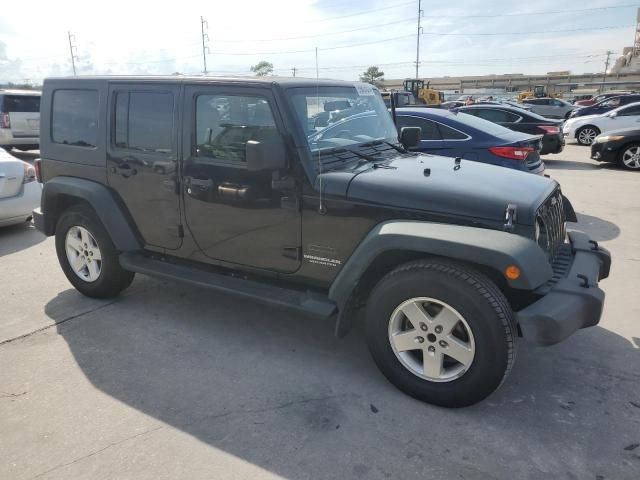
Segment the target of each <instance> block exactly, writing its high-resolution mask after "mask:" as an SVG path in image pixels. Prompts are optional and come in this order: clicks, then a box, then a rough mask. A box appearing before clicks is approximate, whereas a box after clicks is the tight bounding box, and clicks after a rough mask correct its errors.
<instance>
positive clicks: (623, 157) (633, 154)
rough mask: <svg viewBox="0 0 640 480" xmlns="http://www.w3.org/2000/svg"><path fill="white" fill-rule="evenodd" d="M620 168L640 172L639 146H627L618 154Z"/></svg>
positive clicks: (636, 144) (635, 144)
mask: <svg viewBox="0 0 640 480" xmlns="http://www.w3.org/2000/svg"><path fill="white" fill-rule="evenodd" d="M619 163H620V166H621V167H623V168H626V169H628V170H640V144H638V143H634V144H631V145H627V146H626V147H624V149H623V150H622V151H621V152H620V159H619Z"/></svg>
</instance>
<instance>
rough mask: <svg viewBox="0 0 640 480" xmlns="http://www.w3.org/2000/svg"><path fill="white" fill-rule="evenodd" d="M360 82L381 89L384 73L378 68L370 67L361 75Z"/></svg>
mask: <svg viewBox="0 0 640 480" xmlns="http://www.w3.org/2000/svg"><path fill="white" fill-rule="evenodd" d="M360 81H361V82H365V83H370V84H371V85H375V86H376V87H380V86H382V82H384V72H383V71H382V70H380V69H379V68H378V67H376V66H372V67H369V68H367V69H366V70H365V71H364V72H363V73H362V75H360Z"/></svg>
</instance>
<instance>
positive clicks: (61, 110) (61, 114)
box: [51, 90, 98, 147]
mask: <svg viewBox="0 0 640 480" xmlns="http://www.w3.org/2000/svg"><path fill="white" fill-rule="evenodd" d="M51 140H52V141H53V142H54V143H59V144H63V145H73V146H76V147H95V146H96V145H97V143H98V92H97V90H56V91H55V92H53V106H52V109H51Z"/></svg>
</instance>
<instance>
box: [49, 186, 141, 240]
mask: <svg viewBox="0 0 640 480" xmlns="http://www.w3.org/2000/svg"><path fill="white" fill-rule="evenodd" d="M61 196H64V197H72V198H77V199H78V200H81V201H84V202H86V203H88V204H89V205H90V206H91V207H92V208H93V209H94V210H95V212H96V214H97V215H98V218H99V219H100V221H101V222H102V224H103V225H104V226H105V228H106V229H107V232H109V235H110V236H111V239H112V240H113V243H114V245H115V246H116V248H117V249H118V250H119V251H122V252H126V251H134V250H140V249H141V248H142V245H143V242H142V240H141V237H140V235H139V234H138V232H137V230H136V228H135V227H134V226H133V222H132V221H131V220H130V219H129V214H128V212H127V211H126V209H125V208H124V207H123V206H121V205H120V202H119V201H118V199H117V197H116V196H115V195H114V193H112V191H111V190H110V189H109V187H107V186H106V185H103V184H101V183H98V182H94V181H91V180H86V179H82V178H76V177H64V176H60V177H55V178H52V179H51V180H48V181H47V182H46V183H45V184H44V187H43V189H42V198H41V201H40V205H41V210H42V212H43V213H44V233H45V234H46V235H54V234H55V230H56V223H57V222H58V218H59V217H60V215H61V214H62V211H63V209H64V207H61V206H60V202H59V201H58V199H59V198H61Z"/></svg>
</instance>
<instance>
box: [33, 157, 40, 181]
mask: <svg viewBox="0 0 640 480" xmlns="http://www.w3.org/2000/svg"><path fill="white" fill-rule="evenodd" d="M33 166H34V167H35V169H36V180H38V182H39V183H42V161H41V160H40V159H39V158H36V161H35V162H33Z"/></svg>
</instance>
